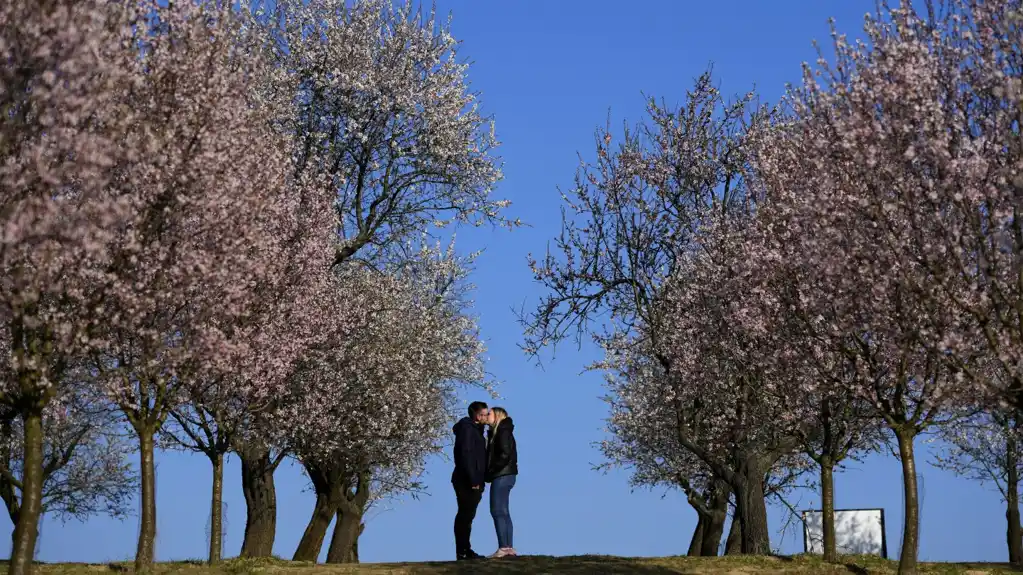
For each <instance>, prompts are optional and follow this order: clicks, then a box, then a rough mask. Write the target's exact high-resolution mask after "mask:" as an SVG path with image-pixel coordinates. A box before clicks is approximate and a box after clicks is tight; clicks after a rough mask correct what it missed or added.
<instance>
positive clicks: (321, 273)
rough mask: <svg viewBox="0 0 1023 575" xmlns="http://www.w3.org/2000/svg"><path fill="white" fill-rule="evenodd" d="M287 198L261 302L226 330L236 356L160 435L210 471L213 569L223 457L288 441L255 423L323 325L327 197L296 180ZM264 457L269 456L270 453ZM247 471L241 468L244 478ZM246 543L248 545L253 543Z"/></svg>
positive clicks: (260, 284)
mask: <svg viewBox="0 0 1023 575" xmlns="http://www.w3.org/2000/svg"><path fill="white" fill-rule="evenodd" d="M288 194H289V199H290V200H292V202H291V205H290V206H289V207H288V210H287V211H286V212H284V213H280V214H279V218H278V219H277V220H276V221H275V222H274V229H273V230H271V232H270V233H271V234H272V236H273V238H274V241H275V243H276V247H275V249H274V251H275V253H276V258H277V261H276V263H275V264H273V265H269V266H267V267H266V268H264V270H263V273H262V275H261V276H260V277H259V278H257V279H256V280H255V286H256V287H255V288H254V290H253V291H254V292H255V293H258V294H259V296H258V298H254V299H253V300H252V301H251V302H249V304H248V305H247V306H246V313H245V315H244V317H241V318H239V319H238V320H237V321H233V322H231V323H230V324H229V325H228V326H226V327H227V328H228V329H227V330H226V333H227V334H228V337H229V338H230V340H231V341H232V342H235V343H240V344H241V345H240V346H239V347H238V350H237V351H238V352H239V353H230V351H229V352H228V353H230V355H229V357H228V358H227V359H228V361H226V362H222V364H221V365H219V366H216V367H214V368H212V369H208V370H205V371H202V372H197V373H193V374H192V375H191V377H190V378H189V380H188V381H187V382H186V383H187V385H186V386H185V393H186V394H187V401H186V402H183V403H181V404H179V405H178V406H177V407H175V408H174V409H172V410H171V411H170V417H171V420H172V421H171V425H170V426H169V427H168V428H167V429H165V430H164V433H165V435H166V436H167V437H168V439H169V440H170V443H171V444H172V445H174V446H176V447H180V448H184V449H186V450H191V451H197V452H199V453H202V454H204V455H205V456H206V457H207V458H208V459H209V460H210V463H211V465H212V466H213V494H212V498H211V512H210V524H211V536H210V552H209V561H210V562H211V563H215V562H217V561H219V560H220V559H221V556H222V551H223V549H222V540H223V533H222V530H223V527H222V526H223V518H222V508H223V503H222V501H223V471H224V457H225V455H226V454H227V453H228V452H229V451H231V450H232V449H237V448H238V446H239V445H245V444H248V446H249V449H250V450H251V449H253V448H256V447H257V446H259V445H260V444H261V442H268V443H274V442H277V443H280V441H281V438H282V437H285V436H286V433H285V432H284V430H275V429H273V428H269V427H265V426H263V427H261V426H260V425H259V424H258V423H257V421H261V420H262V419H265V417H263V418H261V415H262V414H267V413H271V412H273V411H274V410H275V409H276V408H277V407H278V403H279V400H280V398H281V397H282V396H283V395H285V394H286V393H287V390H288V387H287V386H288V383H289V382H288V378H289V377H290V376H291V375H292V371H293V362H294V361H295V360H296V359H298V357H299V356H300V355H301V354H302V353H304V352H305V351H306V349H307V347H308V346H310V345H312V344H313V343H314V342H315V341H316V338H317V337H319V335H320V331H321V330H322V329H324V327H325V325H326V321H325V318H324V316H323V315H321V312H322V311H323V310H322V309H320V308H318V307H317V306H316V302H317V301H318V299H319V298H320V297H321V295H322V293H323V291H324V290H325V289H328V288H329V285H328V281H329V274H328V268H329V266H330V264H331V262H332V260H333V255H334V254H333V250H334V242H333V233H334V230H335V219H334V218H333V216H332V212H331V210H330V206H331V201H332V194H331V192H330V189H329V188H327V187H326V186H322V185H316V184H315V183H311V182H304V181H302V180H300V179H296V180H295V181H293V182H291V183H290V184H289V189H288ZM242 449H244V447H243V448H242ZM280 453H283V450H281V452H280ZM280 453H278V454H277V456H276V457H275V458H272V459H271V461H270V462H267V461H263V460H262V457H261V456H256V457H248V458H247V460H248V463H247V464H246V465H249V466H251V463H252V461H253V460H255V461H256V462H257V464H259V465H263V466H268V467H270V469H269V470H268V471H269V473H270V477H271V480H272V474H273V471H274V469H275V468H276V464H274V463H273V460H274V459H275V460H276V462H277V463H279V462H280V460H281V459H282V457H283V456H282V455H281V454H280ZM261 455H264V454H262V453H261ZM265 455H266V456H267V457H270V450H269V449H267V451H266V453H265ZM251 471H252V470H251V469H249V468H246V467H243V473H245V474H248V473H250V472H251ZM250 483H251V482H250ZM274 515H276V513H274ZM264 519H269V520H271V521H276V517H275V516H274V517H272V518H264V517H261V516H260V515H259V511H258V510H257V511H256V513H255V514H254V515H253V520H252V522H250V525H251V523H253V522H257V521H260V520H264ZM268 531H269V532H270V533H272V532H273V529H269V530H268ZM246 541H248V542H249V544H250V545H253V544H256V543H257V541H258V538H246ZM264 543H265V542H261V543H260V544H264ZM269 546H270V547H271V548H272V541H270V542H269ZM242 551H243V555H246V554H249V553H252V549H251V547H250V548H245V547H244V546H243V550H242Z"/></svg>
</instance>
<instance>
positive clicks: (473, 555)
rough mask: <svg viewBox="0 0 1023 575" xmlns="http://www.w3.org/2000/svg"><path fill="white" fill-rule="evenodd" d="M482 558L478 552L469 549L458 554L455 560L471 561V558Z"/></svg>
mask: <svg viewBox="0 0 1023 575" xmlns="http://www.w3.org/2000/svg"><path fill="white" fill-rule="evenodd" d="M482 558H483V556H482V555H480V554H479V553H476V552H475V551H473V550H472V549H470V550H468V551H466V552H465V553H462V554H460V555H458V557H457V559H456V560H458V561H472V560H473V559H482Z"/></svg>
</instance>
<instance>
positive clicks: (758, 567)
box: [0, 555, 1015, 575]
mask: <svg viewBox="0 0 1023 575" xmlns="http://www.w3.org/2000/svg"><path fill="white" fill-rule="evenodd" d="M896 565H897V564H896V563H895V562H892V561H884V560H881V559H878V558H876V557H846V558H843V559H842V560H841V562H840V563H839V564H835V565H829V564H827V563H824V562H823V561H821V560H820V559H819V558H816V557H810V556H795V557H715V558H688V557H658V558H629V557H611V556H600V555H585V556H580V557H545V556H523V557H516V558H506V559H498V560H481V561H474V562H463V563H454V562H446V563H442V562H437V563H376V564H363V565H313V564H311V563H294V562H291V561H282V560H277V559H269V560H249V559H231V560H228V561H225V562H224V563H223V564H221V565H219V566H217V567H210V566H208V565H204V564H203V563H202V562H200V561H184V562H174V563H159V564H157V566H156V568H155V570H154V575H160V574H164V573H182V574H183V575H247V574H253V575H255V574H263V575H363V574H365V575H383V574H386V573H390V574H394V575H463V574H464V575H469V574H479V575H527V574H528V575H533V574H536V575H543V574H546V573H569V574H576V575H598V574H609V575H614V574H620V575H672V574H677V573H694V574H700V573H719V574H736V575H738V574H750V573H822V574H827V573H845V574H848V573H854V574H862V573H895V568H896ZM0 567H2V564H0ZM131 571H132V564H131V563H111V564H106V565H89V564H81V563H54V564H40V565H39V566H38V567H37V568H36V573H37V574H38V575H86V574H97V575H98V574H101V573H102V574H106V573H119V572H120V573H130V572H131ZM922 572H923V573H936V574H938V573H941V574H944V573H948V574H951V573H964V574H968V575H981V574H982V573H1011V572H1015V571H1013V569H1011V568H1010V566H1008V565H1006V564H998V563H924V564H922Z"/></svg>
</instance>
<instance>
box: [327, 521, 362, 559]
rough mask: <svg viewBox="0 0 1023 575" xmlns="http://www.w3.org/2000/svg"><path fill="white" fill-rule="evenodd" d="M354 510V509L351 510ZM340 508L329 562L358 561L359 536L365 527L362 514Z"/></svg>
mask: <svg viewBox="0 0 1023 575" xmlns="http://www.w3.org/2000/svg"><path fill="white" fill-rule="evenodd" d="M351 511H354V510H351ZM351 511H345V510H344V509H343V508H339V509H338V511H337V522H336V523H335V524H334V535H333V536H332V537H331V538H330V548H328V549H327V563H358V562H359V536H360V535H362V530H363V529H365V525H366V524H365V523H363V522H362V515H361V514H358V513H352V512H351Z"/></svg>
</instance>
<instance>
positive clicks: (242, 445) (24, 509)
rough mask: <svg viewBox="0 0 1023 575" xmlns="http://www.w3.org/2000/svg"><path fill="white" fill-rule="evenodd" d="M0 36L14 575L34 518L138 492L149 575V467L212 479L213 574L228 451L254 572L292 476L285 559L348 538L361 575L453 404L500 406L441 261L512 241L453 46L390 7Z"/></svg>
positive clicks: (221, 15) (1, 261) (72, 5)
mask: <svg viewBox="0 0 1023 575" xmlns="http://www.w3.org/2000/svg"><path fill="white" fill-rule="evenodd" d="M0 24H2V25H0V53H2V54H3V58H4V61H5V62H7V63H8V65H6V66H5V67H4V69H3V71H0V105H2V107H3V109H4V115H3V117H2V118H0V229H2V230H3V231H2V234H0V267H2V269H3V280H2V281H0V343H3V345H4V349H5V351H4V353H2V354H0V374H2V377H0V425H2V426H3V429H4V437H3V440H4V441H3V442H2V443H0V455H2V456H3V457H2V460H0V496H2V498H3V500H4V501H5V503H6V504H7V507H8V510H9V512H10V514H11V517H12V519H14V520H15V525H16V526H15V532H14V546H13V551H12V560H11V563H10V572H11V573H17V574H21V573H28V572H30V571H31V569H32V556H33V551H34V548H35V540H36V536H37V531H38V527H37V526H38V520H39V516H40V514H41V513H42V512H43V511H44V509H48V510H52V511H54V512H65V513H67V514H70V515H81V514H84V513H89V512H92V511H95V510H97V509H104V508H105V509H107V510H110V511H112V512H122V511H123V510H124V503H125V498H126V495H127V493H128V492H129V490H131V489H133V487H134V486H135V484H136V482H137V484H138V486H139V488H140V499H139V502H140V507H141V510H140V515H141V525H142V528H141V530H140V534H139V541H138V549H137V553H136V568H137V570H144V569H146V568H148V567H149V566H150V565H151V564H152V561H153V557H154V545H155V526H156V505H155V481H156V478H155V473H154V461H153V456H154V450H155V449H156V447H157V445H158V444H160V442H166V443H167V444H169V445H173V446H177V447H184V448H187V449H192V450H196V451H199V452H201V453H203V454H205V455H206V456H207V457H208V458H209V459H210V462H211V464H212V468H213V474H214V482H213V494H212V498H211V500H212V501H211V502H212V529H211V545H210V560H211V561H217V560H219V559H220V556H221V554H222V549H221V537H220V532H221V517H220V509H221V502H220V497H221V492H222V486H223V478H222V475H223V460H224V455H225V454H226V453H228V452H231V451H233V452H235V453H237V454H238V455H239V456H240V458H241V461H242V483H243V492H244V494H245V498H246V503H247V510H248V519H247V522H246V530H245V543H244V544H243V554H245V555H250V556H260V555H269V554H270V552H271V548H272V545H273V540H274V528H275V512H276V503H275V495H274V493H275V492H274V487H273V471H274V469H275V468H276V466H277V465H278V464H279V462H280V461H281V459H282V458H283V457H286V456H294V457H296V458H297V459H298V460H299V461H301V462H302V464H303V465H304V467H305V468H306V470H307V472H308V473H309V476H310V478H311V480H312V482H313V485H314V487H315V488H316V492H317V504H316V509H315V511H314V513H313V517H312V519H311V521H310V525H309V528H308V529H307V532H306V536H305V537H303V541H302V544H301V545H300V547H299V550H298V552H297V553H296V557H300V558H301V557H307V556H308V557H312V558H315V557H316V555H318V552H319V548H320V546H321V544H322V541H323V538H324V531H325V529H326V527H327V523H329V521H330V518H331V516H333V515H335V514H336V515H337V516H338V518H339V521H338V522H337V525H338V527H337V529H336V530H335V535H334V541H333V542H332V545H331V551H330V557H331V559H332V560H337V561H348V560H356V559H357V539H358V535H359V533H361V530H362V516H363V513H364V512H365V509H366V507H367V505H369V504H370V503H371V502H372V501H373V500H374V499H378V498H381V497H386V496H388V495H389V494H394V493H397V492H401V491H403V490H408V489H413V488H415V487H416V484H415V478H416V476H417V475H418V472H419V470H420V468H421V465H422V461H423V458H424V457H425V456H426V455H427V454H429V453H432V452H433V451H435V450H436V449H437V447H438V440H439V437H440V434H441V433H442V432H443V427H444V426H443V425H442V423H443V421H444V420H445V418H446V417H447V415H448V413H449V411H450V407H451V402H452V398H453V389H454V388H453V386H454V385H456V384H459V383H468V384H478V385H482V384H483V383H484V382H485V377H484V372H483V369H482V354H483V351H484V349H483V346H482V344H481V340H480V337H479V334H478V331H477V329H476V326H475V321H474V319H473V318H472V316H470V315H468V313H469V301H468V300H467V299H466V298H465V293H466V289H468V286H467V284H466V283H465V279H466V274H467V272H468V269H469V267H470V265H471V259H472V258H471V257H470V258H468V259H465V258H460V257H458V256H456V255H455V253H454V252H453V250H452V248H449V249H448V250H446V251H445V250H441V249H439V248H437V247H432V246H433V245H434V242H435V239H434V238H432V237H431V234H432V230H435V229H436V228H437V227H439V226H443V225H446V224H447V223H461V222H468V223H473V224H477V225H478V224H481V223H484V222H490V223H496V224H506V225H513V224H511V223H508V222H506V221H505V220H504V219H503V218H502V216H501V210H502V209H503V208H504V207H505V206H506V205H507V202H503V201H498V200H493V199H491V198H490V191H491V188H492V186H493V184H494V183H495V182H496V181H497V180H498V179H499V178H500V169H499V165H498V163H497V160H496V158H495V157H494V156H493V155H492V150H493V148H495V147H496V145H497V142H496V141H495V140H494V137H493V134H492V132H491V131H489V130H488V128H489V125H488V123H487V121H486V120H485V119H484V118H483V117H482V116H481V114H480V112H479V111H478V108H477V107H476V104H475V99H476V96H475V95H474V94H472V93H471V92H469V91H468V90H467V88H466V82H467V79H466V74H467V68H466V67H465V66H464V65H463V64H461V63H459V62H458V61H457V60H456V59H455V54H454V49H455V46H456V43H455V41H454V40H453V39H452V38H451V36H450V34H449V33H448V32H447V30H446V29H445V28H443V27H441V26H438V25H437V24H436V23H435V21H434V18H433V16H432V15H424V14H422V13H420V12H417V11H415V10H414V9H413V7H412V5H411V4H407V5H405V6H402V7H394V6H393V5H392V4H391V3H390V2H384V1H382V0H365V1H361V2H357V3H355V4H354V5H352V6H347V7H346V6H345V3H344V2H342V1H340V0H317V1H313V2H297V1H296V2H293V3H292V2H276V3H273V5H272V6H271V9H270V10H266V9H263V8H261V7H260V6H258V5H256V6H246V7H244V8H239V7H233V8H232V7H227V6H223V5H222V3H219V2H209V3H207V2H170V3H159V2H149V1H148V0H132V1H129V2H107V1H101V0H95V1H93V0H85V1H77V0H76V1H74V2H72V1H65V0H57V1H54V2H44V3H40V2H9V3H6V4H5V5H4V6H3V7H0ZM112 414H113V415H114V416H116V418H114V419H111V416H112ZM125 425H126V426H127V429H129V430H130V432H131V435H132V437H133V441H132V442H133V443H134V446H133V447H134V450H137V452H138V453H140V460H139V462H138V463H139V465H138V476H137V477H134V476H133V475H132V474H131V472H130V471H129V470H128V466H127V465H126V464H125V460H124V458H125V456H126V455H127V449H126V447H125V444H124V442H123V440H121V439H120V438H119V436H118V435H117V434H116V433H114V431H116V430H117V428H118V427H123V426H125ZM324 517H326V518H327V521H326V522H324V521H323V518H324Z"/></svg>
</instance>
